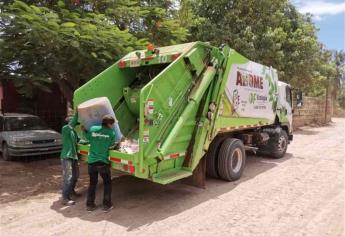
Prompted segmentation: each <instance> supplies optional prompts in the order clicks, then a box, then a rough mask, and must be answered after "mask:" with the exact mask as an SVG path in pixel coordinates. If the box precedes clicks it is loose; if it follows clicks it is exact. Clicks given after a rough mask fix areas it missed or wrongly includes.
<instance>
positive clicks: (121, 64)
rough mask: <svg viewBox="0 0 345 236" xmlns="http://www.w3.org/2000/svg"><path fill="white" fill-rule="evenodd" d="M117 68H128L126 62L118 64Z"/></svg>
mask: <svg viewBox="0 0 345 236" xmlns="http://www.w3.org/2000/svg"><path fill="white" fill-rule="evenodd" d="M117 66H118V67H119V68H125V67H126V62H125V61H119V63H118V64H117Z"/></svg>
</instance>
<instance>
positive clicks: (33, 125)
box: [0, 113, 62, 161]
mask: <svg viewBox="0 0 345 236" xmlns="http://www.w3.org/2000/svg"><path fill="white" fill-rule="evenodd" d="M0 144H1V152H2V157H3V159H4V160H6V161H9V160H11V159H12V158H13V157H25V156H36V155H45V154H54V153H59V152H60V151H61V146H62V142H61V135H60V134H59V133H58V132H56V131H54V130H52V129H50V128H48V127H47V125H46V124H45V123H44V122H43V121H42V120H41V119H40V118H39V117H38V116H34V115H29V114H19V113H4V114H0Z"/></svg>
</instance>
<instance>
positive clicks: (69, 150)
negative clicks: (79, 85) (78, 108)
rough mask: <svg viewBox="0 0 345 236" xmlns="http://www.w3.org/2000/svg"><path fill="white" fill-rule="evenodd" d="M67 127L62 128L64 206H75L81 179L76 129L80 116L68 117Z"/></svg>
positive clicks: (61, 155)
mask: <svg viewBox="0 0 345 236" xmlns="http://www.w3.org/2000/svg"><path fill="white" fill-rule="evenodd" d="M65 121H66V122H67V124H66V125H64V126H63V127H62V131H61V134H62V150H61V154H60V158H61V165H62V176H63V187H62V202H61V203H62V204H63V205H69V206H70V205H74V204H75V201H74V200H72V199H75V198H77V197H80V194H79V193H77V192H76V191H75V186H76V183H77V181H78V178H79V166H78V165H79V163H78V154H77V143H78V135H77V133H76V132H75V130H74V128H75V126H76V125H77V122H78V114H77V113H75V114H74V116H73V117H67V118H66V120H65Z"/></svg>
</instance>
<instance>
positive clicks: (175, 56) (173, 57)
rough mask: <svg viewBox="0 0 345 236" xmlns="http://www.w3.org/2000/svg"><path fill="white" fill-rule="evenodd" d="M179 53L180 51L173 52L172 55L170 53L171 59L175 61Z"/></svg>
mask: <svg viewBox="0 0 345 236" xmlns="http://www.w3.org/2000/svg"><path fill="white" fill-rule="evenodd" d="M180 55H181V53H175V54H173V55H171V60H173V61H175V60H176V58H178V57H179V56H180Z"/></svg>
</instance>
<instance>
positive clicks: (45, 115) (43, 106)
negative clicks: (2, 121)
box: [1, 82, 66, 131]
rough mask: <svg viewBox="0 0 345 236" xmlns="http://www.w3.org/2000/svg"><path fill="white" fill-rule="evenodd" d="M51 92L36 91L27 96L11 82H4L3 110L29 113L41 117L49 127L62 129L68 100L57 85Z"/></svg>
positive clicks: (53, 86) (52, 87)
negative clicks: (20, 92) (31, 95)
mask: <svg viewBox="0 0 345 236" xmlns="http://www.w3.org/2000/svg"><path fill="white" fill-rule="evenodd" d="M50 89H51V91H52V92H51V93H47V92H41V91H40V92H36V93H35V94H34V96H33V97H32V98H26V97H24V96H22V95H20V94H18V93H17V92H16V89H15V87H14V86H13V84H12V83H10V82H2V91H3V99H2V103H1V104H2V110H3V111H4V112H18V113H29V114H34V115H37V116H39V117H41V118H42V119H43V120H44V121H45V122H46V123H47V125H48V126H49V127H51V128H53V129H54V130H57V131H60V130H61V126H62V125H63V123H64V120H65V117H66V101H65V99H64V98H63V96H62V95H61V92H60V90H59V88H58V86H56V85H52V86H51V88H50Z"/></svg>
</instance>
